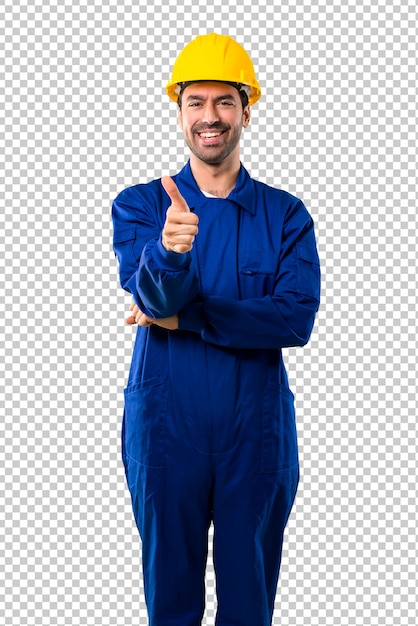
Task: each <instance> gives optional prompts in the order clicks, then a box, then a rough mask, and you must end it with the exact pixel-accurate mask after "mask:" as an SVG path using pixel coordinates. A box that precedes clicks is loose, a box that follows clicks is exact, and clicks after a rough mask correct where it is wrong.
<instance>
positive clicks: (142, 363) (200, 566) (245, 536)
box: [112, 163, 320, 626]
mask: <svg viewBox="0 0 418 626" xmlns="http://www.w3.org/2000/svg"><path fill="white" fill-rule="evenodd" d="M173 179H174V180H175V183H176V185H177V186H178V188H179V190H180V193H181V194H182V196H183V197H184V198H185V200H186V202H187V203H188V205H189V207H190V208H191V210H193V211H194V212H195V213H196V214H197V215H198V217H199V233H198V235H197V236H196V239H195V242H194V245H193V248H192V250H191V251H190V252H188V253H185V254H178V253H175V252H171V251H167V250H166V249H165V248H164V247H163V245H162V241H161V232H162V230H163V227H164V222H165V218H166V211H167V208H168V207H169V205H170V203H171V202H170V198H169V197H168V195H167V194H166V192H165V191H164V189H163V187H162V185H161V180H155V181H152V182H150V183H148V184H140V185H135V186H133V187H130V188H128V189H125V190H124V191H122V192H121V193H120V194H119V196H118V197H117V198H116V200H115V201H114V204H113V211H112V215H113V224H114V249H115V253H116V255H117V258H118V262H119V269H120V282H121V285H122V287H123V288H124V289H126V290H127V291H129V292H130V293H131V294H132V295H133V298H134V300H135V302H136V303H137V305H138V306H139V308H140V309H141V310H142V311H143V312H144V313H145V314H146V315H148V316H150V317H152V318H155V319H158V318H165V317H170V316H172V315H174V314H176V313H178V314H179V329H178V330H176V331H168V330H165V329H162V328H160V327H158V326H156V325H152V326H150V327H138V329H137V335H136V340H135V346H134V351H133V357H132V363H131V368H130V373H129V380H128V384H127V387H126V389H125V411H124V419H123V429H122V430H123V432H122V454H123V462H124V466H125V471H126V477H127V483H128V487H129V490H130V494H131V497H132V504H133V511H134V515H135V520H136V523H137V525H138V529H139V532H140V536H141V539H142V561H143V572H144V591H145V598H146V603H147V609H148V614H149V623H150V625H151V626H198V625H199V624H201V620H202V616H203V612H204V601H205V587H204V574H205V567H206V559H207V550H208V547H207V546H208V544H207V542H208V529H209V527H210V524H211V522H213V525H214V545H213V556H214V567H215V574H216V590H217V602H218V609H217V617H216V624H217V626H232V625H233V626H268V625H270V624H271V620H272V614H273V608H274V600H275V594H276V587H277V582H278V576H279V568H280V560H281V552H282V541H283V532H284V529H285V526H286V523H287V519H288V516H289V513H290V510H291V507H292V504H293V501H294V497H295V494H296V489H297V484H298V479H299V464H298V448H297V435H296V423H295V412H294V399H293V394H292V392H291V391H290V389H289V385H288V379H287V374H286V371H285V368H284V364H283V359H282V352H281V349H282V348H284V347H289V346H302V345H304V344H306V342H307V341H308V339H309V337H310V334H311V331H312V327H313V324H314V318H315V314H316V311H317V309H318V305H319V295H320V271H319V260H318V254H317V249H316V243H315V235H314V226H313V221H312V218H311V217H310V215H309V213H308V211H307V210H306V208H305V206H304V205H303V203H302V202H301V201H300V200H299V199H297V198H295V197H294V196H292V195H290V194H289V193H287V192H285V191H282V190H278V189H274V188H272V187H270V186H267V185H265V184H263V183H261V182H258V181H256V180H254V179H252V178H251V177H250V176H249V174H248V172H247V171H246V170H245V168H244V167H243V166H242V165H241V168H240V172H239V176H238V180H237V183H236V186H235V188H234V189H233V191H232V192H231V193H230V195H229V196H228V197H227V198H226V199H222V198H207V197H206V196H205V195H204V194H203V193H202V191H201V190H200V189H199V188H198V186H197V184H196V181H195V179H194V177H193V174H192V171H191V168H190V163H187V164H186V165H185V167H184V168H183V169H182V170H181V172H179V173H178V174H177V175H176V176H174V177H173Z"/></svg>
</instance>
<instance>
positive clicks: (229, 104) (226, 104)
mask: <svg viewBox="0 0 418 626" xmlns="http://www.w3.org/2000/svg"><path fill="white" fill-rule="evenodd" d="M219 104H220V105H221V106H223V107H233V106H235V103H234V102H231V100H221V101H220V102H219Z"/></svg>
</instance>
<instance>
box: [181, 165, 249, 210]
mask: <svg viewBox="0 0 418 626" xmlns="http://www.w3.org/2000/svg"><path fill="white" fill-rule="evenodd" d="M175 180H176V184H177V185H178V186H179V189H180V192H182V191H183V192H184V194H185V197H187V201H188V202H189V203H190V204H191V205H193V204H194V205H198V203H199V202H202V200H203V199H205V200H206V198H205V196H204V194H203V193H202V192H201V191H200V189H199V187H198V186H197V183H196V180H195V178H194V176H193V174H192V170H191V167H190V161H188V162H187V163H186V165H185V166H184V167H183V169H182V170H181V171H180V172H179V173H178V174H177V175H176V176H175ZM220 199H221V198H220ZM225 200H229V201H230V202H234V203H235V204H238V205H239V206H240V207H241V208H242V209H245V210H246V211H248V212H249V213H252V214H254V213H255V189H254V181H253V180H252V178H251V177H250V175H249V173H248V172H247V170H246V169H245V167H244V166H243V165H242V163H241V167H240V170H239V174H238V179H237V183H236V185H235V187H234V189H233V190H232V191H231V193H230V194H229V196H228V197H227V198H225Z"/></svg>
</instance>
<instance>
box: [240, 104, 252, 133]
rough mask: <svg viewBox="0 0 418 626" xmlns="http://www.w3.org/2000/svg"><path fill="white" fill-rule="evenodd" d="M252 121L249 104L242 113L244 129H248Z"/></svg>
mask: <svg viewBox="0 0 418 626" xmlns="http://www.w3.org/2000/svg"><path fill="white" fill-rule="evenodd" d="M250 119H251V111H250V105H249V104H247V106H246V107H245V109H244V111H243V113H242V125H243V127H244V128H247V126H248V125H249V123H250Z"/></svg>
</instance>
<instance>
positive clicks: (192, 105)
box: [187, 102, 201, 108]
mask: <svg viewBox="0 0 418 626" xmlns="http://www.w3.org/2000/svg"><path fill="white" fill-rule="evenodd" d="M200 105H201V103H200V102H189V104H188V105H187V106H188V107H190V108H195V107H200Z"/></svg>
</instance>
